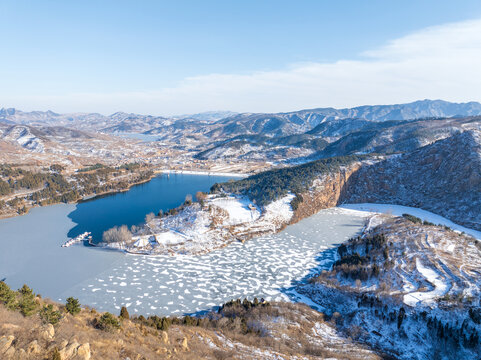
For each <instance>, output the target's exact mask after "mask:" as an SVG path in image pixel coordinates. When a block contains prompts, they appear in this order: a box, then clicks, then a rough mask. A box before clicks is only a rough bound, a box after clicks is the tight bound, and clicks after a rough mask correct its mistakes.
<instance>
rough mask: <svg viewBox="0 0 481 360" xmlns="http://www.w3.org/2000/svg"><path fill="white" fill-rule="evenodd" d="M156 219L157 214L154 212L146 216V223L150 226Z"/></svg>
mask: <svg viewBox="0 0 481 360" xmlns="http://www.w3.org/2000/svg"><path fill="white" fill-rule="evenodd" d="M154 219H155V214H154V213H153V212H151V213H149V214H147V215H145V222H146V223H147V224H148V223H150V222H151V221H152V220H154Z"/></svg>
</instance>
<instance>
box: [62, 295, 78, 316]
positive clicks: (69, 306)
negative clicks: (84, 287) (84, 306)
mask: <svg viewBox="0 0 481 360" xmlns="http://www.w3.org/2000/svg"><path fill="white" fill-rule="evenodd" d="M65 310H67V312H68V313H70V314H72V315H74V316H75V315H77V314H78V313H79V312H80V303H79V301H78V299H75V298H73V297H69V298H68V299H67V303H66V304H65Z"/></svg>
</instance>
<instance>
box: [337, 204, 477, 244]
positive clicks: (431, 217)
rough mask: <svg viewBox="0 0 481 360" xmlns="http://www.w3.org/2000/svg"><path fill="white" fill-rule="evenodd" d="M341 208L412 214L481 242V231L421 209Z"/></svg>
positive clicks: (347, 206)
mask: <svg viewBox="0 0 481 360" xmlns="http://www.w3.org/2000/svg"><path fill="white" fill-rule="evenodd" d="M340 207H341V208H343V209H351V210H357V211H365V212H370V213H385V214H391V215H396V216H401V215H402V214H410V215H414V216H417V217H418V218H420V219H422V220H426V221H429V222H432V223H433V224H436V225H438V224H439V225H445V226H449V227H450V228H451V229H453V230H456V231H459V232H464V233H466V234H468V235H471V236H473V237H475V238H476V239H478V240H481V231H476V230H473V229H468V228H466V227H464V226H461V225H458V224H455V223H453V222H452V221H451V220H448V219H446V218H445V217H442V216H440V215H437V214H434V213H432V212H429V211H426V210H423V209H419V208H414V207H409V206H402V205H391V204H372V203H363V204H343V205H341V206H340Z"/></svg>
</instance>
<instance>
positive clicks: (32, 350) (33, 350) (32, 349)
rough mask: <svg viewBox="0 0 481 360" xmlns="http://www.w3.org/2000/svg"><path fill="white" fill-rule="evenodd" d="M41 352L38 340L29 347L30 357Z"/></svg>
mask: <svg viewBox="0 0 481 360" xmlns="http://www.w3.org/2000/svg"><path fill="white" fill-rule="evenodd" d="M40 351H41V348H40V345H38V342H37V340H33V341H32V342H31V343H30V344H28V346H27V354H29V355H30V354H31V355H34V354H38V353H40Z"/></svg>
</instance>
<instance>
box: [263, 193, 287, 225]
mask: <svg viewBox="0 0 481 360" xmlns="http://www.w3.org/2000/svg"><path fill="white" fill-rule="evenodd" d="M294 197H295V196H294V195H293V194H288V195H286V196H284V197H283V198H282V199H279V200H277V201H274V202H271V203H270V204H269V205H267V206H266V208H265V215H264V219H265V220H267V221H281V222H284V223H287V222H288V221H289V220H290V219H291V218H292V216H293V215H294V212H293V211H292V207H291V201H292V200H293V199H294Z"/></svg>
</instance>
